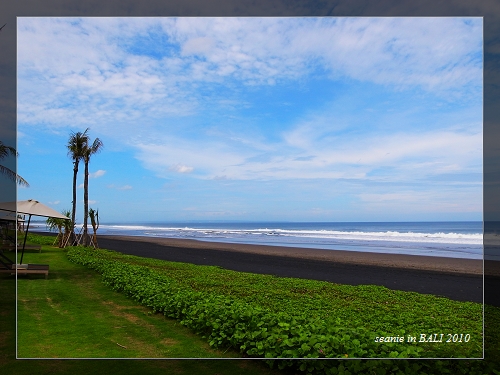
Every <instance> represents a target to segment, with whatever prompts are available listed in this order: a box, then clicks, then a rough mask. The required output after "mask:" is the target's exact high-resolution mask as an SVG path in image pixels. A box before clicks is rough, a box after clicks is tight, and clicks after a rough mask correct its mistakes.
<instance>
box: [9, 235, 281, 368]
mask: <svg viewBox="0 0 500 375" xmlns="http://www.w3.org/2000/svg"><path fill="white" fill-rule="evenodd" d="M24 258H25V260H26V262H30V263H41V264H45V263H46V264H50V274H49V279H48V280H45V279H44V278H43V276H39V275H27V276H20V277H19V279H18V303H17V307H18V321H17V328H18V336H17V339H18V343H17V344H18V345H17V348H18V351H17V356H18V357H19V358H213V359H216V358H225V357H229V358H237V357H239V354H238V353H235V352H230V351H228V352H225V353H224V352H223V351H221V350H216V349H213V348H211V347H210V346H209V345H208V344H207V343H206V341H204V340H203V339H201V338H200V337H198V336H196V335H195V334H193V333H192V332H191V331H190V330H188V329H187V328H185V327H183V326H181V325H180V324H178V323H177V322H176V321H175V320H171V319H165V317H164V316H162V315H159V314H152V313H151V312H150V311H149V310H147V309H146V308H144V307H143V306H140V305H137V303H134V302H133V301H131V300H130V299H128V298H126V297H125V296H124V295H122V294H120V293H117V292H114V291H112V290H110V289H109V288H108V287H106V286H105V285H104V284H103V283H102V282H101V280H100V277H99V275H97V274H96V273H95V272H94V271H92V270H89V269H88V268H86V267H83V266H79V265H75V264H73V263H70V262H69V261H68V260H67V258H66V254H65V251H63V250H61V249H58V248H54V247H52V246H47V245H44V246H43V249H42V253H41V254H39V253H28V252H26V253H25V255H24ZM0 277H1V278H2V280H1V282H0V288H1V293H2V296H3V300H4V302H6V301H11V302H12V303H10V304H7V303H5V306H4V308H3V309H2V310H1V314H0V319H1V325H2V327H4V329H5V327H9V326H10V327H13V326H14V323H15V304H14V301H15V289H14V288H15V278H14V277H13V276H8V275H1V276H0ZM1 337H2V338H3V339H2V340H1V341H0V348H2V349H4V350H2V355H1V356H0V372H1V373H16V374H23V373H26V374H27V373H28V372H29V373H32V367H31V366H32V365H33V361H13V358H12V354H13V353H12V354H11V353H6V348H12V347H13V346H15V332H12V330H8V329H7V330H4V331H3V332H2V336H1ZM36 363H39V364H40V365H39V366H38V365H37V373H40V374H42V373H59V371H61V373H66V371H67V372H68V373H70V372H73V371H78V369H85V368H89V369H91V368H93V367H94V366H96V364H97V363H99V368H102V371H104V372H106V371H107V370H106V369H109V371H110V372H111V371H113V372H114V373H134V372H135V371H134V369H136V371H137V372H140V373H146V374H147V373H151V374H153V373H158V372H159V371H160V370H162V371H165V370H166V369H168V370H169V372H172V373H178V374H192V373H200V374H235V373H238V374H275V373H276V370H271V369H269V368H268V366H266V365H265V364H264V363H261V362H260V361H250V360H241V359H240V360H233V361H231V360H223V361H213V360H198V361H180V360H168V361H104V362H102V361H99V362H95V361H64V362H60V361H36ZM30 364H31V365H30ZM38 368H39V369H38ZM56 368H57V370H56ZM30 369H31V370H30ZM63 369H65V370H63ZM100 371H101V370H100ZM129 371H130V372H129ZM88 372H90V373H93V371H88ZM77 373H79V371H78V372H77Z"/></svg>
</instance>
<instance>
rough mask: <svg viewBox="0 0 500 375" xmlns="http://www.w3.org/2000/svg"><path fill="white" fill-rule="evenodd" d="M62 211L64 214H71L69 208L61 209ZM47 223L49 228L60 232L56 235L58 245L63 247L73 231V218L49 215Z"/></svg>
mask: <svg viewBox="0 0 500 375" xmlns="http://www.w3.org/2000/svg"><path fill="white" fill-rule="evenodd" d="M61 213H62V214H63V215H64V216H70V214H71V212H70V211H69V210H63V211H61ZM46 225H47V227H48V228H49V230H57V231H58V232H59V233H58V234H57V237H56V241H57V246H59V247H61V248H63V247H64V246H65V244H66V241H67V238H68V237H69V236H70V235H71V231H72V229H73V226H72V225H71V220H68V219H60V218H56V217H49V218H47V221H46ZM63 229H64V232H63ZM54 242H55V241H54Z"/></svg>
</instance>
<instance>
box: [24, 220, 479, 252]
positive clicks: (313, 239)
mask: <svg viewBox="0 0 500 375" xmlns="http://www.w3.org/2000/svg"><path fill="white" fill-rule="evenodd" d="M33 224H34V226H35V227H38V228H37V229H35V228H34V229H35V230H44V225H43V223H33ZM89 230H90V231H92V229H91V227H89ZM97 234H98V235H127V236H148V237H168V238H185V239H193V240H201V241H217V242H229V243H245V244H257V245H274V246H291V247H303V248H317V249H331V250H349V251H365V252H376V253H388V254H410V255H426V256H440V257H450V258H467V259H482V258H483V223H482V222H481V221H448V222H391V223H388V222H387V223H383V222H372V223H367V222H346V223H340V222H332V223H327V222H302V223H301V222H248V223H245V222H198V223H195V222H185V223H167V222H164V223H134V224H120V223H108V224H101V225H100V227H99V229H98V232H97Z"/></svg>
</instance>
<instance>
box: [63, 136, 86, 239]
mask: <svg viewBox="0 0 500 375" xmlns="http://www.w3.org/2000/svg"><path fill="white" fill-rule="evenodd" d="M88 130H89V129H88V128H87V129H86V130H85V131H84V132H83V133H82V132H77V133H74V132H71V134H70V136H69V140H68V144H67V145H66V147H67V148H68V156H69V157H70V158H71V159H72V160H73V202H72V203H73V208H72V210H71V223H72V225H73V227H74V225H75V215H76V177H77V175H78V165H79V164H80V160H82V159H83V155H84V150H85V148H86V145H87V143H88V140H89V137H88V135H87V131H88ZM71 238H72V240H73V241H74V239H75V231H74V229H72V230H71Z"/></svg>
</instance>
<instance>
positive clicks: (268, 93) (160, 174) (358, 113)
mask: <svg viewBox="0 0 500 375" xmlns="http://www.w3.org/2000/svg"><path fill="white" fill-rule="evenodd" d="M17 32H18V34H17V35H18V46H17V48H18V51H17V53H18V60H17V61H18V62H17V64H18V67H17V69H18V70H17V74H18V103H17V106H18V115H17V121H18V127H17V129H18V131H17V134H18V140H17V142H18V144H17V149H18V152H19V154H20V156H19V159H18V173H19V174H20V175H21V176H23V177H24V178H25V179H26V180H28V182H29V183H30V187H28V188H22V187H20V188H19V189H18V199H19V200H24V199H36V200H38V201H40V202H42V203H45V204H47V205H49V206H51V207H52V208H54V209H56V210H58V211H61V210H63V209H70V208H71V199H72V177H73V165H72V161H71V159H70V158H69V157H68V155H67V148H66V144H67V142H68V139H69V136H70V134H71V132H78V131H82V132H83V131H84V130H85V129H87V128H89V130H88V134H89V135H90V137H91V139H92V140H93V139H95V138H99V139H100V140H101V141H102V142H103V144H104V147H103V149H102V152H100V153H99V154H96V155H94V156H93V157H92V159H91V161H90V166H89V171H90V176H89V177H90V179H89V200H90V207H92V208H94V209H98V210H99V216H100V218H101V222H103V223H127V222H136V223H142V222H160V221H167V222H168V221H170V222H176V221H177V222H185V221H233V220H237V221H441V220H446V221H448V220H449V221H453V220H482V215H483V211H482V210H483V207H482V200H483V199H482V185H483V173H482V172H483V160H482V151H483V138H482V137H483V124H482V101H483V97H482V91H483V21H482V18H453V17H446V18H330V17H326V18H272V17H267V18H208V17H207V18H104V17H103V18H68V17H65V18H50V17H47V18H28V17H18V18H17ZM83 169H84V168H83V164H82V165H80V172H79V176H78V186H79V187H78V190H77V194H78V197H77V203H78V207H77V213H76V216H77V222H81V221H82V220H83V217H82V216H83V189H82V183H83Z"/></svg>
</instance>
